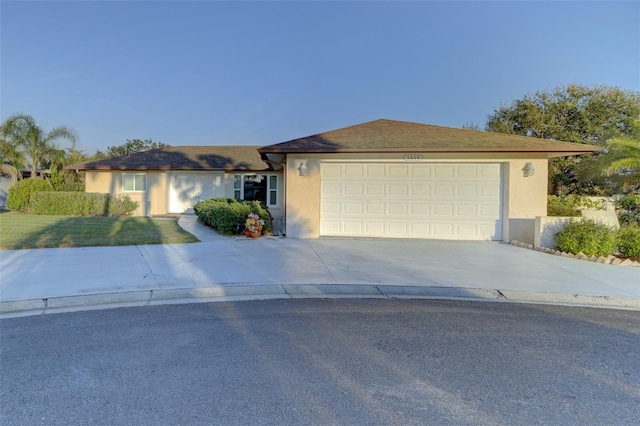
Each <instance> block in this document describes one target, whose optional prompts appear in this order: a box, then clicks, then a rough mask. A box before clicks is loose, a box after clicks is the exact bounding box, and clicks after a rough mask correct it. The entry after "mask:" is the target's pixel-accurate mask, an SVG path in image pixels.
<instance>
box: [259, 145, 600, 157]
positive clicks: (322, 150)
mask: <svg viewBox="0 0 640 426" xmlns="http://www.w3.org/2000/svg"><path fill="white" fill-rule="evenodd" d="M571 148H573V147H571ZM580 148H581V149H566V147H563V148H561V149H557V150H556V149H554V150H549V149H531V148H517V147H516V148H508V149H504V148H366V149H356V148H273V149H269V150H261V152H260V153H261V155H262V157H263V158H266V157H267V155H268V154H359V153H362V154H381V153H393V152H420V153H456V154H460V153H502V154H504V153H536V154H544V153H546V154H549V155H553V156H562V155H580V154H590V153H593V152H598V151H602V148H601V147H596V146H589V148H587V149H585V147H584V146H580ZM556 154H557V155H556Z"/></svg>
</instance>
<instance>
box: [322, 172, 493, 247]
mask: <svg viewBox="0 0 640 426" xmlns="http://www.w3.org/2000/svg"><path fill="white" fill-rule="evenodd" d="M320 208H321V213H320V235H322V236H353V237H395V238H434V239H448V240H451V239H455V240H500V239H502V173H501V166H500V164H494V163H486V164H484V163H410V164H404V163H401V164H398V163H394V164H391V163H324V164H322V165H321V206H320Z"/></svg>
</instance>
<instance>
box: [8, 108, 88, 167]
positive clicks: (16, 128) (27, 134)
mask: <svg viewBox="0 0 640 426" xmlns="http://www.w3.org/2000/svg"><path fill="white" fill-rule="evenodd" d="M0 135H2V138H3V140H4V143H6V144H9V145H10V146H12V147H14V149H15V150H16V151H17V152H16V154H17V155H19V156H21V157H22V161H24V159H27V160H29V161H30V162H31V177H36V176H37V175H38V167H40V166H43V165H44V164H46V163H50V162H51V161H52V160H54V159H55V158H56V157H59V156H60V151H62V150H60V149H59V148H58V146H57V145H56V144H55V141H56V140H57V139H67V140H69V141H71V146H72V147H75V143H76V140H77V136H76V133H75V132H74V131H73V130H72V129H70V128H68V127H66V126H58V127H55V128H53V129H52V130H51V131H50V132H48V133H46V134H45V132H44V131H43V130H42V128H40V127H38V126H37V125H36V122H35V120H34V119H33V117H31V116H29V115H26V114H14V115H12V116H11V117H9V118H8V119H7V120H5V121H4V123H2V126H1V128H0ZM63 155H64V151H63ZM17 160H20V159H17ZM14 165H15V166H16V167H17V166H18V164H14ZM21 165H24V162H23V163H22V164H21ZM21 165H20V166H21Z"/></svg>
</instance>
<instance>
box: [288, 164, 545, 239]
mask: <svg viewBox="0 0 640 426" xmlns="http://www.w3.org/2000/svg"><path fill="white" fill-rule="evenodd" d="M347 160H348V161H397V162H404V160H403V154H399V153H395V154H369V155H367V156H366V157H363V156H362V155H358V154H332V155H329V156H327V155H320V154H307V155H304V154H289V155H288V156H287V161H286V166H285V180H286V183H287V185H286V203H287V210H286V234H287V236H288V237H293V238H317V237H319V235H320V163H321V162H322V161H347ZM303 162H304V163H305V165H306V166H307V173H306V176H300V175H299V170H298V167H300V164H301V163H303ZM422 162H491V163H501V164H503V176H504V188H503V190H504V194H503V218H504V229H503V239H504V240H507V241H508V240H509V239H513V237H512V236H511V235H512V234H515V235H518V236H520V238H522V239H520V241H523V242H524V241H527V240H528V239H531V242H533V234H534V232H533V231H534V221H535V217H536V216H544V215H546V211H547V171H548V160H547V159H546V156H544V155H538V156H537V158H536V157H535V156H530V157H524V156H523V155H522V154H503V155H500V156H496V155H495V154H458V155H452V154H423V159H422ZM527 162H531V163H533V165H534V167H535V169H536V171H535V174H534V175H533V176H529V177H524V176H523V171H522V168H523V167H524V166H525V164H526V163H527Z"/></svg>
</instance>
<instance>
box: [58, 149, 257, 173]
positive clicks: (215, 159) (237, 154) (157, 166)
mask: <svg viewBox="0 0 640 426" xmlns="http://www.w3.org/2000/svg"><path fill="white" fill-rule="evenodd" d="M258 148H259V147H258V146H247V145H241V146H173V147H166V148H160V149H154V150H150V151H144V152H137V153H134V154H130V155H123V156H121V157H113V158H107V159H104V160H98V161H91V162H88V163H79V164H73V165H70V166H67V167H66V168H67V169H71V170H138V171H142V170H196V171H197V170H203V171H204V170H225V171H234V170H250V171H262V170H267V169H268V166H267V164H266V163H264V162H263V161H262V160H261V159H260V154H259V153H258Z"/></svg>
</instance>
